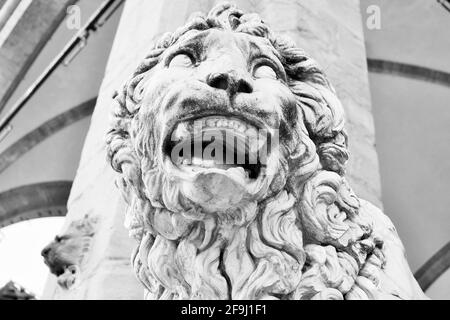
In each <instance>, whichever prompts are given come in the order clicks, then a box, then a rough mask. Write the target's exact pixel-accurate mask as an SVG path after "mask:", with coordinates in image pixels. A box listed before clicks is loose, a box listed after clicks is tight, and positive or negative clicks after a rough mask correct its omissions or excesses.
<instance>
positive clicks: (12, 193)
mask: <svg viewBox="0 0 450 320" xmlns="http://www.w3.org/2000/svg"><path fill="white" fill-rule="evenodd" d="M71 188H72V182H71V181H52V182H43V183H37V184H30V185H26V186H21V187H18V188H14V189H11V190H8V191H5V192H3V193H0V228H1V227H6V226H8V225H11V224H14V223H17V222H21V221H26V220H31V219H37V218H44V217H58V216H65V215H66V213H67V207H66V205H67V200H68V198H69V194H70V189H71Z"/></svg>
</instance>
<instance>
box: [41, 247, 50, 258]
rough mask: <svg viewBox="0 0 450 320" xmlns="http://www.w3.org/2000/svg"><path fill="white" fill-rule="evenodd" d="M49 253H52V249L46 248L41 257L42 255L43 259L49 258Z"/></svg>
mask: <svg viewBox="0 0 450 320" xmlns="http://www.w3.org/2000/svg"><path fill="white" fill-rule="evenodd" d="M49 253H50V248H44V249H43V250H42V251H41V255H42V256H43V257H46V256H48V254H49Z"/></svg>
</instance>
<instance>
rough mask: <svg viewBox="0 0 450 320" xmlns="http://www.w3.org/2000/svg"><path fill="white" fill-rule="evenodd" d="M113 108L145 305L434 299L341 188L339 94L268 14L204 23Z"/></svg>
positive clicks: (156, 56)
mask: <svg viewBox="0 0 450 320" xmlns="http://www.w3.org/2000/svg"><path fill="white" fill-rule="evenodd" d="M114 102H115V104H114V109H113V115H112V121H111V127H110V130H109V132H108V134H107V138H106V140H107V141H106V142H107V150H108V158H109V160H110V162H111V165H112V167H113V168H114V170H115V171H117V172H118V175H117V181H116V184H117V186H118V188H119V189H120V190H121V193H122V194H123V196H124V198H125V200H126V201H127V204H128V210H127V212H126V218H125V225H126V227H127V228H128V229H129V231H130V235H131V236H132V237H134V238H135V239H136V240H137V241H138V243H139V245H138V246H137V248H136V250H135V251H134V253H133V254H132V264H133V267H134V271H135V273H136V275H137V277H138V279H139V280H140V281H141V282H142V284H143V285H144V286H145V297H146V298H147V299H289V300H305V299H329V300H344V299H421V298H426V297H425V295H424V294H423V292H422V290H421V289H420V287H419V286H418V284H417V282H416V280H415V279H414V277H413V275H412V273H411V270H410V268H409V266H408V263H407V261H406V258H405V254H404V248H403V246H402V243H401V241H400V239H399V237H398V235H397V233H396V230H395V228H394V226H393V225H392V223H391V221H390V220H389V218H388V217H387V216H385V215H384V214H383V213H382V212H381V211H380V210H379V209H378V208H376V207H375V206H373V205H372V204H370V203H369V202H367V201H364V200H362V199H360V198H358V197H357V196H356V195H355V194H354V193H353V191H352V189H351V188H350V186H349V185H348V183H347V181H346V178H345V168H346V162H347V160H348V157H349V155H348V150H347V141H348V139H347V135H346V131H345V129H344V113H343V108H342V105H341V103H340V101H339V100H338V98H337V96H336V93H335V91H334V89H333V88H332V86H331V85H330V83H329V81H328V80H327V78H326V76H325V75H324V73H323V72H322V71H321V69H320V67H319V66H318V65H317V63H316V62H315V61H314V60H312V59H311V58H310V57H308V56H307V55H306V54H305V52H304V51H302V50H301V49H299V48H298V47H296V45H295V44H294V43H292V42H291V41H290V40H289V39H286V38H284V37H281V36H279V35H277V34H275V33H273V32H272V31H271V29H270V28H269V26H267V25H266V24H265V23H264V22H263V21H262V20H261V18H260V17H259V16H258V15H257V14H245V13H243V12H242V11H240V10H239V9H237V8H236V7H235V6H233V5H230V4H221V5H218V6H216V7H215V8H213V9H212V10H211V11H210V12H209V14H207V15H203V14H194V15H193V16H192V18H191V19H190V20H189V22H188V23H187V24H186V25H184V26H182V27H181V28H179V29H177V30H176V31H175V32H173V33H167V34H164V35H162V36H161V38H160V39H159V40H157V41H155V44H154V46H153V47H152V49H151V50H150V51H149V53H148V54H147V55H146V56H145V59H144V60H143V61H142V63H141V64H140V65H139V66H138V68H137V69H136V70H135V72H134V74H133V75H132V77H131V78H130V80H129V81H127V82H126V84H125V85H124V87H123V89H122V90H119V91H118V92H116V93H115V95H114ZM261 132H262V133H263V134H261ZM211 137H213V138H211ZM230 141H231V142H234V143H230ZM239 142H240V143H239ZM213 147H214V148H213ZM192 149H194V152H193V155H192V152H190V151H192ZM211 149H214V151H212V152H211ZM262 149H265V150H266V151H265V152H260V150H262ZM218 150H221V151H220V152H219V151H218ZM196 151H197V152H196ZM198 151H199V152H198ZM256 151H257V152H256ZM255 153H256V154H257V156H256V157H255V156H253V157H250V154H255ZM218 154H219V155H220V156H221V157H222V158H221V159H222V161H220V160H221V159H219V158H220V157H218V156H217V155H218ZM224 155H225V156H226V157H227V160H230V159H231V162H230V161H223V157H224ZM237 158H239V159H241V160H242V161H240V162H239V161H236V159H237ZM250 158H251V159H250Z"/></svg>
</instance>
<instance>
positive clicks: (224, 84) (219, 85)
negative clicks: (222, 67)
mask: <svg viewBox="0 0 450 320" xmlns="http://www.w3.org/2000/svg"><path fill="white" fill-rule="evenodd" d="M207 82H208V85H209V86H210V87H213V88H216V89H221V90H227V89H228V85H229V79H228V75H226V74H225V73H216V74H212V75H210V76H209V77H208V81H207Z"/></svg>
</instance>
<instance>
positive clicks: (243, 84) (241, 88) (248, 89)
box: [237, 79, 253, 93]
mask: <svg viewBox="0 0 450 320" xmlns="http://www.w3.org/2000/svg"><path fill="white" fill-rule="evenodd" d="M237 92H242V93H252V92H253V88H252V86H251V84H250V83H248V82H247V81H245V80H243V79H241V80H239V82H238V87H237Z"/></svg>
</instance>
